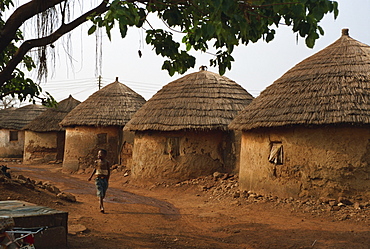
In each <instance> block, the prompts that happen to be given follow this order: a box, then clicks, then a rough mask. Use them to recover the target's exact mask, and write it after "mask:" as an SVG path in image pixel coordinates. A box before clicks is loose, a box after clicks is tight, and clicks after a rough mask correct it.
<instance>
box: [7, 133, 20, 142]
mask: <svg viewBox="0 0 370 249" xmlns="http://www.w3.org/2000/svg"><path fill="white" fill-rule="evenodd" d="M9 140H10V141H18V131H10V134H9Z"/></svg>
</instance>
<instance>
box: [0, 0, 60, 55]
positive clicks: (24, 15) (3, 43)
mask: <svg viewBox="0 0 370 249" xmlns="http://www.w3.org/2000/svg"><path fill="white" fill-rule="evenodd" d="M64 1H66V0H49V1H41V0H33V1H30V2H28V3H26V4H24V5H22V6H20V7H19V8H17V9H16V10H15V11H14V12H13V14H12V15H11V16H10V17H9V19H8V20H7V21H6V23H5V25H4V28H3V29H2V30H1V32H0V51H4V49H6V47H7V46H8V45H9V43H10V42H11V41H12V40H13V39H14V37H15V34H16V32H17V30H18V29H19V27H20V26H21V25H22V24H23V23H24V22H25V21H27V20H28V19H30V18H31V17H33V16H35V15H37V14H39V13H42V12H44V11H45V10H47V9H49V8H51V7H53V6H54V5H56V4H58V3H61V2H64Z"/></svg>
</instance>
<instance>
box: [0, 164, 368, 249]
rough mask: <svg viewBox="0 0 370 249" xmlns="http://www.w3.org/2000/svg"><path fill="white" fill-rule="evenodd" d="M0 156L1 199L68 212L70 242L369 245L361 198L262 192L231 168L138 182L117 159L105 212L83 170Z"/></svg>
mask: <svg viewBox="0 0 370 249" xmlns="http://www.w3.org/2000/svg"><path fill="white" fill-rule="evenodd" d="M0 164H1V163H0ZM4 164H7V165H8V167H9V168H10V171H11V175H12V180H9V179H6V178H5V177H4V176H0V200H7V199H18V200H24V201H28V202H32V203H35V204H38V205H43V206H49V207H52V208H55V209H58V210H62V211H67V212H69V235H68V243H69V248H368V245H369V244H370V229H369V221H370V205H369V203H367V202H363V201H362V200H355V199H351V198H342V199H340V200H330V199H324V198H321V199H318V200H316V199H310V198H306V199H302V200H295V199H293V198H287V199H282V198H279V197H277V196H263V195H260V194H258V193H253V192H251V191H239V190H238V178H237V175H227V174H221V173H215V174H213V175H211V176H206V177H200V178H197V179H189V180H187V181H182V182H177V183H167V182H153V183H150V184H149V183H145V184H143V183H140V184H139V183H134V182H133V181H132V180H131V179H130V174H129V173H130V172H129V171H128V170H126V169H125V168H124V167H120V166H117V167H115V169H114V170H113V173H112V177H111V181H110V188H109V190H108V195H107V198H106V201H107V202H106V211H107V212H106V214H101V213H100V212H99V210H98V203H97V199H96V197H95V190H94V185H93V183H92V182H87V181H86V179H87V177H88V173H89V170H86V171H85V172H82V171H81V172H78V173H76V174H66V173H63V172H62V170H61V165H60V164H48V165H22V164H20V163H19V162H18V163H17V162H14V163H9V162H4ZM60 192H62V193H64V195H61V194H60ZM57 194H59V197H57ZM73 197H75V198H76V202H73Z"/></svg>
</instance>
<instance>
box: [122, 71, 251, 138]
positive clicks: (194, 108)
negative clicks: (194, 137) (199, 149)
mask: <svg viewBox="0 0 370 249" xmlns="http://www.w3.org/2000/svg"><path fill="white" fill-rule="evenodd" d="M252 99H253V97H252V95H250V94H249V93H248V92H247V91H246V90H245V89H244V88H242V87H241V86H240V85H238V84H237V83H236V82H234V81H232V80H230V79H228V78H226V77H224V76H220V75H218V74H216V73H213V72H209V71H206V70H202V71H200V72H196V73H191V74H188V75H186V76H184V77H182V78H180V79H178V80H175V81H173V82H171V83H169V84H167V85H166V86H164V87H163V88H162V89H161V90H160V91H158V93H157V94H155V95H154V96H153V97H152V98H151V99H150V100H148V102H147V103H146V104H145V105H144V106H143V107H142V108H141V109H140V110H139V111H138V112H137V113H136V114H135V115H134V117H133V118H132V119H131V120H130V122H128V124H127V125H126V127H125V129H129V130H132V131H145V130H156V131H179V130H228V128H227V126H228V125H229V123H230V122H231V120H233V118H234V117H235V116H236V114H237V113H238V112H239V111H240V110H242V109H244V107H245V106H246V105H248V104H249V103H250V102H251V101H252Z"/></svg>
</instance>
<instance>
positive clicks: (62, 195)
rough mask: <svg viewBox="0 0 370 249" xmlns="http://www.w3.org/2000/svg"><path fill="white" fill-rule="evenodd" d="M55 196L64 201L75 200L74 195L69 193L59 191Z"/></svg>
mask: <svg viewBox="0 0 370 249" xmlns="http://www.w3.org/2000/svg"><path fill="white" fill-rule="evenodd" d="M57 197H58V198H60V199H62V200H65V201H69V202H76V197H75V196H74V195H72V194H70V193H64V192H60V193H59V194H57Z"/></svg>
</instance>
